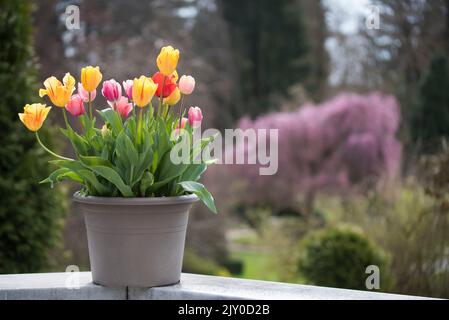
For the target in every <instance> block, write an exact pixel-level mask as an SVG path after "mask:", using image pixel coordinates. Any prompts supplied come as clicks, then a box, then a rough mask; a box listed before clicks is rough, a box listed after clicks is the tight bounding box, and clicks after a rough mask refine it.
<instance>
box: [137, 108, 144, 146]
mask: <svg viewBox="0 0 449 320" xmlns="http://www.w3.org/2000/svg"><path fill="white" fill-rule="evenodd" d="M142 118H143V108H140V110H139V123H138V124H137V145H140V142H141V140H142V139H141V138H142V121H143V119H142Z"/></svg>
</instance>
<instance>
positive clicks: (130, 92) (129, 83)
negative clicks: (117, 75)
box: [123, 80, 134, 99]
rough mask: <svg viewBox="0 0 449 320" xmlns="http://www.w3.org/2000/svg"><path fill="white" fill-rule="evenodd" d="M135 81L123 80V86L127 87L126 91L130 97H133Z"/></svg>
mask: <svg viewBox="0 0 449 320" xmlns="http://www.w3.org/2000/svg"><path fill="white" fill-rule="evenodd" d="M133 83H134V81H132V80H126V81H123V88H125V93H126V95H127V96H128V98H130V99H132V98H133Z"/></svg>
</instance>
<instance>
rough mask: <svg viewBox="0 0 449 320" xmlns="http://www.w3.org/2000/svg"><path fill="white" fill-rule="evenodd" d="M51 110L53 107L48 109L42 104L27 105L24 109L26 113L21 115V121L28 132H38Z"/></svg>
mask: <svg viewBox="0 0 449 320" xmlns="http://www.w3.org/2000/svg"><path fill="white" fill-rule="evenodd" d="M50 109H51V107H47V106H46V105H45V104H42V103H33V104H31V105H30V104H27V105H26V106H25V107H23V110H24V113H19V118H20V121H22V122H23V124H24V125H25V127H27V128H28V130H30V131H38V130H39V129H40V128H41V127H42V124H43V123H44V121H45V119H46V118H47V115H48V113H49V112H50Z"/></svg>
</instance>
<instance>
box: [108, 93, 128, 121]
mask: <svg viewBox="0 0 449 320" xmlns="http://www.w3.org/2000/svg"><path fill="white" fill-rule="evenodd" d="M108 103H109V105H110V106H111V108H112V109H114V110H117V112H118V113H119V114H120V115H121V116H122V117H123V118H126V117H127V116H128V115H129V113H130V112H131V111H132V110H133V105H132V104H131V103H130V102H129V101H128V99H127V98H126V97H123V96H122V97H120V99H119V100H118V101H117V102H115V106H114V103H113V102H108Z"/></svg>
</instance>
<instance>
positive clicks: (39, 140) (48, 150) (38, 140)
mask: <svg viewBox="0 0 449 320" xmlns="http://www.w3.org/2000/svg"><path fill="white" fill-rule="evenodd" d="M36 138H37V142H39V144H40V145H41V147H42V148H44V150H45V151H47V152H48V153H49V154H51V155H52V156H54V157H56V158H59V159H62V160H68V161H74V160H73V159H70V158H66V157H63V156H60V155H59V154H56V153H54V152H53V151H51V150H50V149H48V148H47V147H46V146H45V145H44V144H43V143H42V141H41V139H40V138H39V134H38V133H37V131H36Z"/></svg>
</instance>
